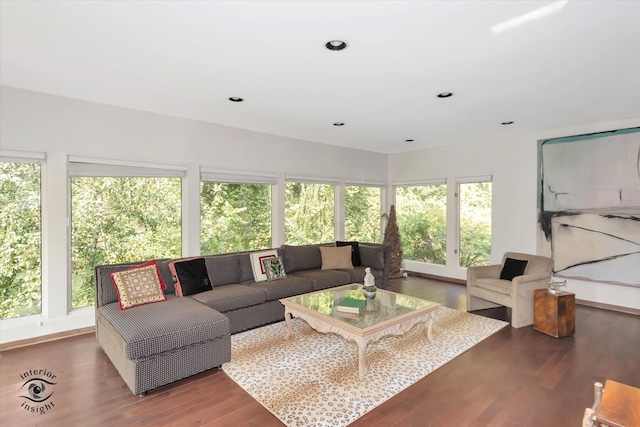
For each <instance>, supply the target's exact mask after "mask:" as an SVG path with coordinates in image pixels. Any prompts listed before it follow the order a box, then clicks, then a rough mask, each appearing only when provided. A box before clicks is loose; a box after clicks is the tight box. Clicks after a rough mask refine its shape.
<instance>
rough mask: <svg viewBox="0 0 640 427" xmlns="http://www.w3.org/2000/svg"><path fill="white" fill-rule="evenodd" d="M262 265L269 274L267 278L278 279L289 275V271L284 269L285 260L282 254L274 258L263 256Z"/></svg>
mask: <svg viewBox="0 0 640 427" xmlns="http://www.w3.org/2000/svg"><path fill="white" fill-rule="evenodd" d="M262 265H263V266H264V271H265V273H266V275H267V280H268V281H272V280H277V279H283V278H285V277H287V273H286V272H285V271H284V262H283V261H282V257H281V256H277V257H272V258H263V259H262Z"/></svg>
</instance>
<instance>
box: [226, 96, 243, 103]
mask: <svg viewBox="0 0 640 427" xmlns="http://www.w3.org/2000/svg"><path fill="white" fill-rule="evenodd" d="M229 101H231V102H242V101H244V99H242V98H240V97H239V96H232V97H230V98H229Z"/></svg>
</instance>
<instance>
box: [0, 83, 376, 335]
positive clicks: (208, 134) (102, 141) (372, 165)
mask: <svg viewBox="0 0 640 427" xmlns="http://www.w3.org/2000/svg"><path fill="white" fill-rule="evenodd" d="M0 123H1V127H0V150H2V152H7V150H23V151H37V152H44V153H46V157H47V160H46V162H45V164H44V167H43V189H42V191H43V194H42V197H43V271H42V277H43V296H44V298H43V314H42V316H29V317H25V318H18V319H7V320H2V321H0V342H2V343H4V342H10V341H15V340H19V339H27V338H32V337H36V336H40V335H46V334H51V333H56V332H61V331H65V330H70V329H76V328H82V327H86V326H91V325H93V324H94V312H93V308H92V307H87V308H82V309H78V310H70V308H69V301H68V289H69V286H70V284H69V279H68V267H69V265H70V262H69V243H68V232H67V231H66V230H67V226H66V224H67V218H68V215H69V212H68V199H67V177H66V170H67V163H66V162H67V157H68V156H69V155H72V156H84V157H91V158H106V159H110V160H116V161H126V162H134V163H137V162H143V163H166V164H177V165H186V166H187V185H186V186H185V187H186V190H184V192H186V197H185V198H184V199H185V200H188V201H190V206H187V207H186V212H185V215H183V222H184V224H183V230H184V231H185V233H183V234H185V235H184V236H183V241H184V242H185V244H184V246H183V247H184V248H185V249H184V250H183V253H184V255H185V256H187V255H197V254H198V253H199V241H200V229H199V223H198V221H199V185H198V184H197V182H199V175H198V167H199V166H206V167H209V168H221V169H227V170H237V171H238V172H240V173H241V172H246V171H249V172H252V171H253V172H269V173H274V174H276V175H277V177H278V182H279V183H280V184H282V183H284V178H285V176H286V175H287V174H292V175H304V176H310V177H314V176H317V177H328V178H334V179H338V180H340V182H342V183H344V182H345V180H351V181H357V182H371V183H382V184H384V183H386V179H387V156H386V155H384V154H378V153H373V152H366V151H361V150H354V149H348V148H340V147H335V146H331V145H325V144H318V143H313V142H308V141H302V140H296V139H291V138H285V137H280V136H275V135H267V134H262V133H258V132H252V131H247V130H242V129H236V128H230V127H226V126H220V125H215V124H209V123H204V122H199V121H194V120H186V119H181V118H176V117H169V116H163V115H159V114H154V113H147V112H142V111H136V110H129V109H124V108H118V107H111V106H107V105H101V104H95V103H90V102H84V101H78V100H74V99H69V98H63V97H58V96H52V95H46V94H42V93H37V92H30V91H24V90H20V89H16V88H10V87H6V86H1V87H0ZM280 187H281V186H280ZM275 193H277V194H279V195H280V199H282V197H283V195H284V190H283V189H282V188H279V189H277V191H276V192H275ZM183 194H184V193H183ZM191 205H195V206H191ZM277 205H278V206H284V202H283V201H282V200H279V202H278V203H277ZM282 210H283V209H281V208H279V210H278V211H277V212H276V214H275V216H276V217H278V218H277V219H276V220H275V221H274V225H275V227H274V229H275V232H276V235H275V236H274V245H275V246H278V245H279V244H281V243H282V241H283V240H284V213H283V212H282ZM338 219H339V218H338Z"/></svg>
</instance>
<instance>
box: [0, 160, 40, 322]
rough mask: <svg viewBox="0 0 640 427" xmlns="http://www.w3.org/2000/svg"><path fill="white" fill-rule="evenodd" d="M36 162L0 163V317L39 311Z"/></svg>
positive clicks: (38, 233)
mask: <svg viewBox="0 0 640 427" xmlns="http://www.w3.org/2000/svg"><path fill="white" fill-rule="evenodd" d="M40 218H41V217H40V164H38V163H18V162H0V319H9V318H13V317H20V316H28V315H32V314H40V312H41V295H42V292H41V282H42V279H41V277H42V274H41V246H42V245H41V237H40V236H41V226H40V224H41V220H40Z"/></svg>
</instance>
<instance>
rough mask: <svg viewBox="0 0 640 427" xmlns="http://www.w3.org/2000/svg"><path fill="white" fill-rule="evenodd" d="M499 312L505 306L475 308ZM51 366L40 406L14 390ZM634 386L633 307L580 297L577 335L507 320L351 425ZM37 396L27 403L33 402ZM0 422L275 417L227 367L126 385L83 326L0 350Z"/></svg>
mask: <svg viewBox="0 0 640 427" xmlns="http://www.w3.org/2000/svg"><path fill="white" fill-rule="evenodd" d="M391 282H392V283H391V286H390V290H393V291H396V292H401V293H406V294H409V295H414V296H417V297H421V298H425V299H429V300H432V301H437V302H439V303H441V304H443V305H445V306H448V307H450V308H455V309H459V310H465V309H466V300H465V287H464V286H461V285H457V284H451V283H446V282H439V281H435V280H429V279H423V278H408V279H396V280H392V281H391ZM483 314H485V315H490V316H492V317H501V316H502V317H504V316H506V315H507V313H506V310H504V309H501V310H500V309H499V310H494V311H490V312H488V313H483ZM39 369H47V370H48V371H49V372H51V373H53V374H55V375H56V377H55V378H54V379H53V382H55V383H56V384H55V385H53V386H48V387H49V389H47V390H46V391H50V390H53V391H54V394H53V395H52V396H51V398H49V400H47V401H46V402H45V403H47V404H51V405H53V406H49V408H48V409H47V408H46V407H44V405H42V404H40V405H38V406H39V407H42V408H43V409H45V413H44V414H39V413H37V412H36V413H32V412H30V411H29V410H28V409H26V408H25V407H24V406H23V403H24V402H26V400H25V399H23V398H21V397H20V396H21V395H23V394H25V393H24V389H21V387H22V385H23V383H24V382H25V379H23V378H21V374H23V373H25V372H27V371H29V370H39ZM605 379H613V380H616V381H619V382H622V383H625V384H629V385H632V386H635V387H640V318H639V317H638V316H635V315H632V314H623V313H617V312H612V311H606V310H602V309H597V308H591V307H585V306H578V307H577V309H576V334H575V336H574V337H567V338H560V339H556V338H552V337H550V336H547V335H544V334H542V333H539V332H536V331H534V330H533V327H531V326H529V327H525V328H521V329H513V328H511V327H506V328H504V329H502V330H501V331H499V332H498V333H496V334H494V335H492V336H491V337H489V338H488V339H486V340H485V341H483V342H481V343H480V344H478V345H476V346H475V347H473V348H472V349H470V350H469V351H467V352H466V353H464V354H462V355H460V356H459V357H457V358H456V359H454V360H452V361H451V362H449V363H448V364H446V365H445V366H443V367H441V368H440V369H438V370H436V371H435V372H433V373H431V374H430V375H428V376H427V377H425V378H423V379H422V380H420V381H418V382H417V383H415V384H414V385H412V386H411V387H409V388H407V389H406V390H404V391H403V392H402V393H400V394H398V395H397V396H395V397H393V398H392V399H390V400H388V401H387V402H385V403H384V404H382V405H380V406H379V407H377V408H376V409H374V410H373V411H371V412H370V413H368V414H366V415H365V416H363V417H362V418H360V419H359V420H357V421H356V422H355V423H353V424H352V426H354V427H360V426H363V427H364V426H366V427H374V426H380V427H389V426H489V425H490V426H579V425H580V423H581V419H582V414H583V412H584V409H585V407H587V406H590V405H591V403H592V400H593V383H594V382H595V381H602V382H604V380H605ZM36 405H37V404H35V403H34V404H32V406H36ZM0 425H1V426H3V427H4V426H34V425H42V426H48V427H50V426H68V427H72V426H89V425H91V426H159V425H162V426H164V425H175V426H201V425H208V426H233V427H240V426H260V427H268V426H281V425H282V424H281V423H280V422H279V421H278V420H277V419H276V418H275V417H274V416H273V415H271V413H269V412H268V411H267V410H266V409H264V408H263V407H262V406H261V405H260V404H259V403H257V402H256V401H255V400H254V399H252V398H251V397H250V396H249V395H248V394H247V393H246V392H245V391H244V390H242V389H241V388H240V387H239V386H237V385H236V384H235V383H234V382H233V381H232V380H231V379H229V378H228V377H227V376H226V374H225V373H224V372H222V371H219V370H216V369H214V370H211V371H208V372H204V373H202V374H199V375H196V376H194V377H191V378H188V379H185V380H182V381H179V382H177V383H174V384H170V385H168V386H165V387H162V388H159V389H156V390H153V391H151V392H150V393H149V395H147V396H145V397H138V396H134V395H132V394H131V392H130V391H129V389H128V388H127V387H126V385H125V384H124V382H123V381H122V379H121V378H120V376H119V375H118V373H117V372H116V370H115V368H114V367H113V365H111V363H110V362H109V360H108V359H107V357H106V356H105V354H104V353H103V351H102V349H101V348H100V346H99V345H98V343H97V342H96V340H95V336H94V335H92V334H88V335H81V336H76V337H72V338H66V339H64V340H59V341H53V342H48V343H42V344H37V345H33V346H29V347H24V348H19V349H14V350H7V351H4V352H2V353H0Z"/></svg>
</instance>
